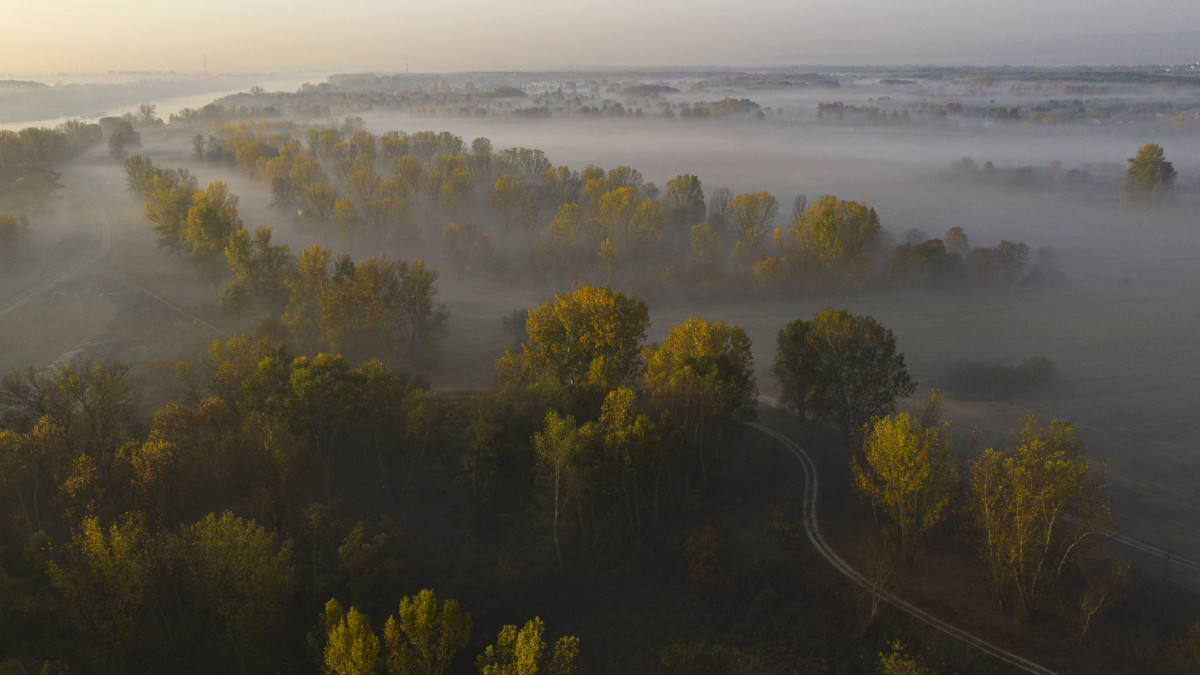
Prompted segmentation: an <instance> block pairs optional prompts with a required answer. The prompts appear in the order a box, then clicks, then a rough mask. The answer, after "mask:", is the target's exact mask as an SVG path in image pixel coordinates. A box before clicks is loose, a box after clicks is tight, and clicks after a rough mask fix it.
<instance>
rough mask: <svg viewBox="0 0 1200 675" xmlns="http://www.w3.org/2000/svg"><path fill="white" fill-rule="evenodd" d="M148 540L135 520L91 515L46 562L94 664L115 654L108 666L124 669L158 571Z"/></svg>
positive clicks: (64, 604) (53, 584) (51, 577)
mask: <svg viewBox="0 0 1200 675" xmlns="http://www.w3.org/2000/svg"><path fill="white" fill-rule="evenodd" d="M149 539H150V537H149V536H148V534H147V533H146V531H145V529H144V528H143V527H142V525H141V523H139V522H137V521H136V520H133V519H130V520H126V521H124V522H122V523H119V524H114V525H112V526H110V527H108V528H107V529H106V528H103V527H101V526H100V524H99V523H98V522H97V520H96V519H95V518H94V517H87V518H85V519H84V520H83V523H82V524H81V526H80V529H79V531H78V532H77V533H76V534H75V536H74V537H73V538H72V540H71V542H70V543H69V544H67V545H66V546H64V547H63V548H62V549H60V550H59V551H57V555H56V559H55V560H52V561H50V563H49V565H48V567H47V575H48V576H49V577H50V583H51V585H52V586H53V587H54V589H55V590H56V591H57V592H58V594H59V596H60V597H61V599H62V606H63V608H64V610H65V611H66V614H67V618H68V620H69V621H70V622H71V623H72V624H74V626H75V628H76V629H77V630H78V631H79V634H80V635H81V636H82V638H83V641H84V644H85V645H86V649H87V651H88V652H89V654H88V655H89V657H90V658H91V660H93V664H92V665H93V666H101V664H102V663H104V662H105V661H107V660H108V659H109V658H112V659H114V660H116V661H117V662H109V663H108V664H107V665H108V668H111V669H112V670H113V671H116V672H119V671H120V668H119V667H117V666H118V662H119V660H120V659H121V658H122V657H123V656H124V648H125V647H126V646H127V645H128V644H129V643H130V642H131V641H132V640H133V638H134V636H135V633H136V632H138V631H137V629H138V625H139V618H140V616H141V614H142V612H143V610H144V607H143V605H144V603H145V602H146V596H147V595H148V594H149V593H150V592H151V588H152V586H153V583H154V576H155V561H154V558H153V554H152V549H151V548H150V547H149V546H147V543H148V540H149ZM108 655H111V656H108ZM101 669H103V666H101Z"/></svg>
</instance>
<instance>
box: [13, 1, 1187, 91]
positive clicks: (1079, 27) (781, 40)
mask: <svg viewBox="0 0 1200 675" xmlns="http://www.w3.org/2000/svg"><path fill="white" fill-rule="evenodd" d="M2 16H3V23H2V24H0V25H2V26H3V30H2V32H0V73H40V72H74V71H76V70H80V71H85V72H87V71H106V70H178V71H199V70H201V69H202V68H203V63H204V57H205V55H207V57H208V65H209V69H210V70H211V71H214V72H218V71H235V70H238V71H240V70H257V71H263V70H271V71H276V70H403V69H404V59H405V55H406V54H407V55H408V59H409V64H410V68H411V69H412V70H413V71H414V72H416V71H425V72H428V71H460V70H495V69H506V68H526V69H532V68H548V67H555V66H567V67H604V66H653V65H735V66H743V65H757V64H780V63H787V62H803V61H804V60H805V59H807V58H815V59H821V57H823V56H825V55H828V54H831V53H840V52H844V53H845V54H846V55H847V56H848V57H849V58H850V59H853V58H854V57H855V51H856V50H857V51H859V52H862V54H859V55H860V56H864V55H865V56H869V57H875V56H877V55H888V54H894V55H896V57H897V58H899V59H900V60H903V59H904V57H905V56H906V55H909V56H911V55H913V54H918V55H921V58H922V60H925V61H929V60H931V59H934V60H936V59H938V58H939V56H938V55H939V54H947V55H948V57H947V58H949V59H950V60H951V61H954V60H961V56H962V54H969V53H970V52H971V50H972V49H973V48H974V46H976V45H983V44H994V43H1012V42H1021V41H1048V40H1053V39H1057V38H1072V37H1084V36H1095V35H1105V34H1130V33H1157V32H1180V31H1197V30H1200V2H1196V1H1195V0H1144V1H1143V2H1132V1H1131V0H1006V1H1004V2H996V1H991V2H978V1H977V0H803V1H800V2H797V1H796V0H742V1H738V2H735V1H732V0H724V1H722V2H711V1H707V0H687V1H684V0H649V1H647V0H608V1H607V2H579V1H577V0H556V1H550V0H428V1H426V2H419V3H418V2H408V1H405V0H339V1H336V2H331V1H330V0H320V1H319V2H318V1H316V0H287V1H286V2H285V1H283V0H254V1H252V2H245V1H244V0H207V1H205V2H195V3H176V2H169V1H165V0H153V1H151V0H52V1H47V0H4V11H3V13H2ZM830 41H838V42H841V41H845V42H848V43H851V44H850V45H842V44H830ZM861 44H866V45H868V46H866V47H859V45H861ZM1014 51H1016V52H1017V53H1015V54H1014V58H1019V57H1020V54H1019V51H1020V50H1014ZM1197 51H1200V49H1198V50H1197ZM1196 58H1197V59H1200V53H1198V54H1197V56H1196ZM867 60H872V59H871V58H868V59H867ZM875 60H878V59H875Z"/></svg>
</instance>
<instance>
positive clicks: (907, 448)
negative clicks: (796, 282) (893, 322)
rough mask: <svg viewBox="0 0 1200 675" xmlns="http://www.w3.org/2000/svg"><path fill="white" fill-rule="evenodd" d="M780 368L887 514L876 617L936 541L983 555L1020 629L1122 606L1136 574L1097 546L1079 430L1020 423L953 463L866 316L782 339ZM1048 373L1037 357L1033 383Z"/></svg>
mask: <svg viewBox="0 0 1200 675" xmlns="http://www.w3.org/2000/svg"><path fill="white" fill-rule="evenodd" d="M777 346H778V350H777V353H776V357H775V361H774V363H773V365H772V372H773V373H774V374H775V376H776V377H777V378H778V379H779V381H780V383H781V385H782V387H783V393H782V397H781V399H782V402H783V403H784V404H785V405H787V406H788V407H790V408H792V409H794V410H796V411H797V412H799V414H800V415H801V417H812V418H813V419H814V420H817V421H823V422H830V423H834V424H837V425H838V426H839V427H840V428H841V430H842V432H843V434H844V435H845V437H846V438H848V439H850V447H851V448H853V449H854V450H855V451H854V452H852V453H851V458H850V464H851V473H852V476H853V482H854V487H855V490H856V491H857V492H858V493H860V494H861V495H862V496H863V497H864V498H865V499H866V501H867V502H868V503H869V504H870V505H871V507H872V509H873V510H874V512H875V513H876V521H877V522H879V520H880V519H879V516H880V515H882V516H883V518H882V522H881V523H880V525H881V538H882V545H881V546H880V548H879V549H878V550H877V551H876V552H875V553H874V554H873V556H872V558H871V559H870V560H869V561H868V562H867V564H865V565H863V566H862V567H861V569H862V570H865V573H866V576H867V578H868V582H869V584H870V585H871V588H870V592H871V594H872V596H873V598H874V605H873V609H872V615H873V614H874V613H875V611H876V608H877V606H878V603H879V602H880V598H881V596H882V594H883V593H884V592H885V591H887V590H888V589H889V587H890V586H891V584H892V583H893V581H894V579H895V577H896V575H897V574H900V573H904V572H907V571H910V570H911V569H912V567H911V566H912V565H914V561H915V560H916V559H917V557H918V556H919V555H920V554H921V553H922V552H927V551H928V545H927V544H928V542H929V541H930V540H932V539H935V538H936V539H938V540H940V541H941V542H944V543H945V542H948V543H949V544H950V545H952V546H954V545H957V546H963V545H965V546H967V547H970V548H975V549H976V550H977V551H978V555H979V560H980V561H981V562H982V565H983V568H984V570H985V571H986V576H987V578H988V579H989V580H990V581H991V583H992V585H993V590H994V593H995V596H994V597H995V598H996V600H997V601H998V602H999V603H1000V605H1001V607H1003V608H1004V609H1005V610H1006V612H1008V613H1010V614H1011V615H1012V616H1014V617H1017V618H1019V619H1021V620H1030V619H1036V618H1040V617H1045V616H1048V615H1054V616H1058V617H1060V618H1062V619H1066V620H1068V621H1072V622H1077V623H1078V625H1079V628H1080V633H1081V635H1086V634H1087V631H1088V629H1089V627H1091V626H1092V625H1093V622H1094V619H1095V617H1096V616H1097V615H1098V614H1100V613H1101V612H1103V611H1106V610H1108V609H1110V608H1111V607H1112V605H1113V604H1114V603H1115V602H1116V601H1117V598H1118V597H1119V596H1120V593H1121V589H1122V588H1123V586H1124V584H1125V582H1126V581H1127V577H1128V574H1129V566H1128V565H1127V564H1126V563H1124V562H1123V561H1121V560H1120V559H1118V558H1115V557H1114V556H1112V555H1111V554H1109V553H1106V552H1105V551H1104V550H1103V549H1102V548H1101V547H1100V545H1101V544H1102V543H1103V541H1104V538H1105V534H1106V533H1107V532H1109V531H1110V530H1111V529H1112V526H1113V520H1112V516H1111V513H1110V510H1109V497H1108V485H1107V481H1106V479H1105V476H1104V468H1103V467H1096V466H1093V465H1092V463H1091V462H1090V461H1088V460H1087V459H1086V458H1085V456H1084V452H1083V445H1082V442H1081V441H1080V439H1079V438H1078V436H1077V435H1076V432H1075V428H1074V427H1073V426H1072V425H1071V424H1070V423H1067V422H1063V421H1059V420H1055V421H1053V422H1051V423H1050V424H1049V425H1047V426H1044V427H1043V426H1042V425H1040V424H1039V423H1038V422H1037V420H1035V419H1034V418H1033V417H1024V418H1022V419H1021V420H1019V422H1018V424H1017V427H1016V428H1014V429H1013V430H1012V432H1011V433H1010V434H1009V437H1008V439H1007V441H1006V442H1005V443H1004V445H1003V446H1001V447H1000V448H998V449H987V450H984V451H983V452H982V453H979V454H977V453H976V452H975V451H974V448H972V449H971V451H970V455H971V456H967V455H966V453H956V451H955V447H954V445H955V444H954V437H953V435H952V434H951V432H950V424H949V422H945V421H943V420H942V418H941V403H942V399H941V395H940V394H939V393H938V392H937V391H936V390H935V391H933V392H932V393H931V394H930V396H929V398H928V399H927V400H926V401H925V402H924V404H923V405H921V406H920V408H919V410H918V411H917V412H915V413H911V414H910V413H899V414H896V401H897V399H899V398H902V397H906V396H909V395H910V394H912V392H913V391H914V390H915V383H913V382H912V381H911V379H910V378H909V375H908V372H907V369H906V368H905V365H904V357H903V355H902V354H900V353H898V352H897V351H896V338H895V336H894V335H893V334H892V332H891V331H890V330H888V329H886V328H884V327H883V326H881V325H879V323H878V322H876V321H875V320H874V319H872V318H871V317H869V316H857V315H851V314H850V313H849V312H847V311H846V310H834V309H832V308H827V309H825V310H824V311H822V312H819V313H817V314H815V315H814V316H813V317H812V318H811V319H798V320H796V321H793V322H792V323H790V324H788V325H787V326H786V327H785V328H784V329H783V330H781V331H780V332H779V335H778V338H777ZM1048 368H1051V366H1050V365H1049V363H1048V362H1047V361H1046V360H1045V359H1044V358H1036V357H1035V358H1033V359H1029V360H1027V361H1026V363H1025V364H1023V366H1022V369H1023V370H1024V371H1026V372H1028V373H1029V376H1030V377H1036V376H1038V374H1040V373H1042V372H1044V371H1045V370H1047V369H1048Z"/></svg>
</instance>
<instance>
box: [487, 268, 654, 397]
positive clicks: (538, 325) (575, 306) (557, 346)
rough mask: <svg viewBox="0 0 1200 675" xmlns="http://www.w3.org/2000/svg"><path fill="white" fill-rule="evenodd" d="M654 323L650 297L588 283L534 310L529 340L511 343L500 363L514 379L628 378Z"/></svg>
mask: <svg viewBox="0 0 1200 675" xmlns="http://www.w3.org/2000/svg"><path fill="white" fill-rule="evenodd" d="M649 324H650V315H649V311H648V310H647V308H646V303H644V302H642V301H641V300H639V299H638V298H636V297H633V296H629V295H625V294H623V293H619V292H617V291H614V290H612V289H611V288H609V287H608V286H605V287H603V288H597V287H595V286H583V287H581V288H579V289H578V290H576V291H574V292H572V293H571V294H569V295H559V294H557V293H555V294H554V300H552V301H548V302H545V303H542V304H541V305H540V306H539V307H538V308H537V309H531V310H529V316H528V317H527V318H526V320H525V327H526V330H527V331H528V334H529V340H528V341H526V342H524V343H522V344H521V353H520V354H517V353H515V352H514V351H513V350H511V349H506V350H505V352H504V356H503V357H501V359H500V362H499V364H498V369H499V373H500V376H501V378H502V379H503V380H505V381H506V382H507V383H510V384H517V383H520V382H528V381H530V380H535V381H536V380H539V379H543V378H549V379H551V380H553V381H557V382H561V383H564V384H568V385H583V384H587V383H592V384H596V385H601V386H604V387H605V388H606V389H608V388H611V386H613V385H615V384H618V383H621V382H626V381H628V380H629V379H630V378H632V377H633V376H634V374H635V373H636V372H637V370H638V368H639V366H640V365H641V353H640V345H641V341H642V340H643V339H645V337H646V327H647V326H648V325H649Z"/></svg>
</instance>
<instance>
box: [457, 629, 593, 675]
mask: <svg viewBox="0 0 1200 675" xmlns="http://www.w3.org/2000/svg"><path fill="white" fill-rule="evenodd" d="M545 630H546V626H545V624H543V623H542V620H541V619H539V618H537V617H534V618H533V619H530V620H529V621H528V622H527V623H526V624H525V625H524V626H523V627H522V628H521V629H520V630H518V629H517V627H516V626H505V627H504V628H502V629H500V634H499V635H498V636H496V643H495V644H493V645H488V647H487V649H486V650H484V652H483V653H482V654H480V655H479V658H477V659H476V660H475V665H476V667H478V668H479V672H480V673H482V674H483V675H571V673H574V672H575V670H576V666H575V658H576V656H578V654H579V638H577V637H573V636H570V635H567V636H563V637H561V638H559V639H558V641H557V642H555V643H554V649H553V651H551V652H550V653H546V642H545V641H544V640H543V639H542V634H543V633H544V632H545Z"/></svg>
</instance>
